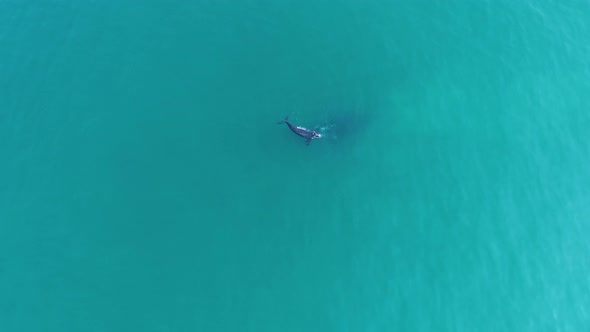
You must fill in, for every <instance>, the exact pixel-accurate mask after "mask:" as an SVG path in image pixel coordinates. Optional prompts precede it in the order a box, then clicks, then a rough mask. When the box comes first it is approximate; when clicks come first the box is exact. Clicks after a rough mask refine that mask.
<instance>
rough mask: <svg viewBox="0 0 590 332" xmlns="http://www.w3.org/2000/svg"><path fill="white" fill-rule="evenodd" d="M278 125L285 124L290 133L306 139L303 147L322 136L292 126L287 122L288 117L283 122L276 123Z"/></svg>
mask: <svg viewBox="0 0 590 332" xmlns="http://www.w3.org/2000/svg"><path fill="white" fill-rule="evenodd" d="M277 123H278V124H283V123H286V124H287V126H289V129H291V131H292V132H294V133H295V134H297V135H299V136H301V137H303V138H306V139H307V140H306V141H305V145H309V143H310V142H311V140H314V139H318V138H322V134H319V133H316V132H315V131H313V130H309V129H307V128H303V127H299V126H295V125H293V124H292V123H291V122H289V117H288V116H287V117H286V118H285V120H283V121H279V122H277Z"/></svg>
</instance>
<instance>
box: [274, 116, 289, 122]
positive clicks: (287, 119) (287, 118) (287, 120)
mask: <svg viewBox="0 0 590 332" xmlns="http://www.w3.org/2000/svg"><path fill="white" fill-rule="evenodd" d="M289 117H290V115H287V117H285V120H281V121H279V122H277V124H283V123H289Z"/></svg>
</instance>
